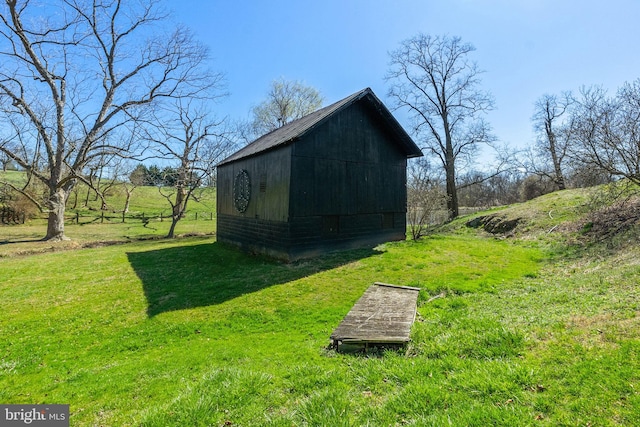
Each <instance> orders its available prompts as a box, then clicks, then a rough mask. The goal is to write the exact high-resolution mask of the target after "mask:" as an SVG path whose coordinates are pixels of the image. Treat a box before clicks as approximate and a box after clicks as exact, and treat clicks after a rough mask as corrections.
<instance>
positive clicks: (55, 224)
mask: <svg viewBox="0 0 640 427" xmlns="http://www.w3.org/2000/svg"><path fill="white" fill-rule="evenodd" d="M68 195H69V193H68V192H65V190H64V189H52V190H51V194H50V196H49V200H48V201H47V207H48V208H49V220H48V222H47V235H46V236H45V237H44V239H42V240H50V241H59V240H69V238H68V237H67V236H65V235H64V212H65V204H66V201H67V196H68Z"/></svg>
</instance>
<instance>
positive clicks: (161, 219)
mask: <svg viewBox="0 0 640 427" xmlns="http://www.w3.org/2000/svg"><path fill="white" fill-rule="evenodd" d="M163 219H164V218H163V217H162V212H160V222H162V221H163Z"/></svg>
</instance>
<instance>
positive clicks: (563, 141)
mask: <svg viewBox="0 0 640 427" xmlns="http://www.w3.org/2000/svg"><path fill="white" fill-rule="evenodd" d="M572 105H574V100H573V96H572V95H571V93H570V92H564V93H563V94H562V95H560V96H556V95H549V94H545V95H543V96H542V97H540V98H539V99H538V100H537V101H536V103H535V107H534V114H533V116H532V118H531V120H532V122H533V129H534V131H535V133H536V137H537V138H536V153H532V156H531V159H530V162H529V165H528V168H527V169H528V170H530V171H531V172H533V173H535V174H538V175H543V176H546V177H548V178H550V179H551V180H552V181H553V182H554V183H555V185H556V187H557V189H558V190H564V189H565V188H567V184H566V177H565V175H566V173H565V167H566V165H565V163H566V160H568V159H567V154H568V149H569V146H570V144H571V141H572V136H573V130H574V126H573V124H572V119H573V115H572V114H571V111H570V109H571V107H572Z"/></svg>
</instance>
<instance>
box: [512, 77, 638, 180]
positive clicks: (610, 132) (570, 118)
mask: <svg viewBox="0 0 640 427" xmlns="http://www.w3.org/2000/svg"><path fill="white" fill-rule="evenodd" d="M532 120H533V123H534V129H535V130H536V134H537V140H536V145H535V147H534V148H533V149H532V150H530V151H529V152H528V156H527V159H526V161H525V162H524V165H525V166H526V167H527V169H528V170H530V171H532V172H533V173H535V174H537V175H541V176H545V177H547V178H548V179H550V180H551V181H552V182H553V183H554V185H555V187H556V189H559V190H562V189H565V188H567V187H568V186H569V185H572V184H573V185H574V186H586V185H595V184H600V183H602V182H605V181H609V180H612V179H627V180H628V181H630V182H632V183H634V184H637V185H640V79H639V80H635V81H633V82H631V83H629V82H627V83H625V84H624V85H623V86H622V87H621V88H619V89H618V91H617V93H616V94H615V95H612V96H610V95H608V93H607V91H606V90H604V89H603V88H602V87H599V86H590V87H582V88H581V89H580V90H579V92H578V93H577V94H573V93H572V92H564V93H562V94H560V95H549V94H546V95H543V96H542V97H541V98H540V99H539V100H538V101H537V102H536V105H535V113H534V115H533V118H532ZM585 170H586V171H589V173H588V174H585V173H580V171H585ZM572 180H573V182H571V181H572Z"/></svg>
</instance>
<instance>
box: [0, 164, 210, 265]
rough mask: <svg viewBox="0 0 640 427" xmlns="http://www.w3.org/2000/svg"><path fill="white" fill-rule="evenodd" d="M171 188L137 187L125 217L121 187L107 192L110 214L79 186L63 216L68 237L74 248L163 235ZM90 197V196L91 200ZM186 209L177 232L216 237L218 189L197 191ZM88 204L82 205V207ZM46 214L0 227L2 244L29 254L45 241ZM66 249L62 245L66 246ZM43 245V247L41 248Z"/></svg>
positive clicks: (10, 175)
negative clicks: (36, 241)
mask: <svg viewBox="0 0 640 427" xmlns="http://www.w3.org/2000/svg"><path fill="white" fill-rule="evenodd" d="M0 178H2V179H8V180H9V181H10V182H13V183H14V184H19V183H20V182H22V181H23V180H24V179H25V175H24V173H23V172H15V171H9V172H5V173H3V172H0ZM160 191H162V193H164V194H165V195H168V194H170V193H171V189H158V188H156V187H137V188H135V190H134V191H133V193H132V196H131V200H130V205H129V211H128V212H127V213H125V214H124V223H123V213H122V210H123V209H124V206H125V200H126V192H125V190H124V187H123V186H122V184H116V185H114V186H113V187H112V188H111V189H110V190H109V191H108V193H107V210H104V211H103V210H101V209H100V208H101V201H100V200H99V199H97V198H96V196H95V193H93V192H91V191H88V190H87V187H86V185H84V184H80V185H78V187H77V189H76V191H74V193H73V194H72V195H71V196H70V198H69V201H68V203H67V213H66V215H65V218H66V222H65V233H66V234H67V235H68V237H70V238H72V239H73V240H74V241H75V243H74V244H70V243H69V244H67V245H71V246H74V245H77V244H86V243H88V242H94V241H128V240H131V239H148V238H154V237H161V236H165V235H166V234H167V232H168V231H169V226H170V224H171V219H170V216H171V205H170V204H169V202H168V201H167V200H166V199H165V198H164V197H163V195H162V194H161V192H160ZM87 196H89V197H87ZM196 196H197V197H196V198H193V199H192V200H191V201H190V202H189V204H188V206H187V211H188V212H187V215H186V216H185V218H184V219H182V220H181V221H180V222H179V224H178V227H177V229H176V233H177V234H179V235H181V234H182V235H183V234H212V233H214V232H215V210H216V192H215V188H202V189H199V190H197V192H196ZM85 201H88V203H87V205H86V206H84V202H85ZM46 217H47V215H46V213H45V214H40V213H38V214H37V216H36V218H34V219H31V220H29V221H28V222H27V223H26V224H24V225H20V226H14V225H12V226H4V227H3V226H2V225H0V243H1V242H2V241H12V242H16V241H19V242H23V243H21V246H22V248H23V249H22V250H23V251H29V250H30V249H29V248H30V247H32V246H33V245H30V244H28V243H30V242H24V241H31V240H34V239H40V238H42V237H43V236H44V235H45V233H46ZM63 245H64V244H63ZM40 246H42V245H40ZM3 253H4V254H5V255H6V254H7V251H6V248H3V247H2V246H0V256H3Z"/></svg>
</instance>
